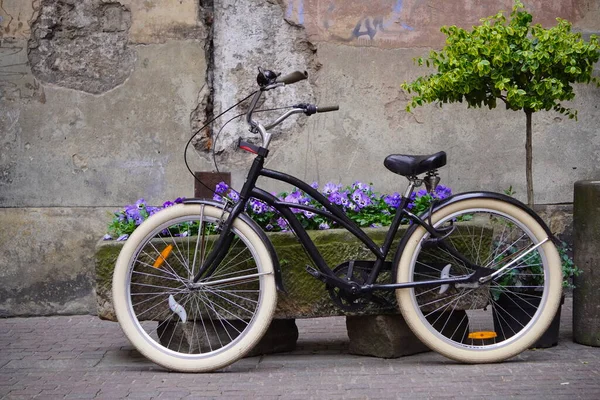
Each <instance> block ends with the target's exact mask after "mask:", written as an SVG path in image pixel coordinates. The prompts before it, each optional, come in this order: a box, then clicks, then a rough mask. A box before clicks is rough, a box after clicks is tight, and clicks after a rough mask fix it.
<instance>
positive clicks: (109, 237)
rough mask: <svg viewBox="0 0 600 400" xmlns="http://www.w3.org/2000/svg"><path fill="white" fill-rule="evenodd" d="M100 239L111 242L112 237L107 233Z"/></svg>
mask: <svg viewBox="0 0 600 400" xmlns="http://www.w3.org/2000/svg"><path fill="white" fill-rule="evenodd" d="M102 239H103V240H113V237H112V236H110V235H109V234H108V233H107V234H106V235H104V237H103V238H102Z"/></svg>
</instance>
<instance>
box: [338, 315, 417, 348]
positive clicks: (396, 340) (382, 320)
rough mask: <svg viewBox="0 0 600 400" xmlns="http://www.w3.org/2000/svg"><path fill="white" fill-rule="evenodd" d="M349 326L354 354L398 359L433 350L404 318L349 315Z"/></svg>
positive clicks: (347, 319)
mask: <svg viewBox="0 0 600 400" xmlns="http://www.w3.org/2000/svg"><path fill="white" fill-rule="evenodd" d="M346 327H347V329H348V337H349V338H350V353H351V354H357V355H364V356H374V357H381V358H397V357H402V356H408V355H411V354H417V353H422V352H425V351H429V348H428V347H427V346H425V345H424V344H423V343H421V341H420V340H419V339H418V338H417V337H416V336H415V335H414V334H413V333H412V331H411V330H410V328H409V327H408V325H407V324H406V321H404V318H403V317H402V316H401V315H367V316H348V317H346Z"/></svg>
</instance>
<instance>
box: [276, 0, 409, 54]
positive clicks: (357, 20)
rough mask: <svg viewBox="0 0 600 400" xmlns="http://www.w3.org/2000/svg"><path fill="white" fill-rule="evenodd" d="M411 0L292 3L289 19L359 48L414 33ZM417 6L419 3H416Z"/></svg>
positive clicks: (291, 0)
mask: <svg viewBox="0 0 600 400" xmlns="http://www.w3.org/2000/svg"><path fill="white" fill-rule="evenodd" d="M407 3H408V2H407V0H375V1H369V2H366V1H347V0H288V3H287V8H286V13H285V17H286V19H287V20H288V21H291V22H293V23H295V24H298V25H303V26H305V27H307V28H308V29H309V30H310V31H312V33H313V34H315V33H316V34H317V35H318V36H320V37H323V38H326V39H330V40H334V41H341V42H346V43H355V44H358V43H359V42H361V40H367V41H375V40H378V41H381V40H393V39H395V38H397V37H398V36H399V35H402V34H406V33H410V32H412V31H414V29H415V28H414V27H413V26H412V24H411V23H410V22H409V21H408V19H407V18H408V15H409V12H410V8H411V6H410V5H409V6H407ZM413 3H415V1H413Z"/></svg>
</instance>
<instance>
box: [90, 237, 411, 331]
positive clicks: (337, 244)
mask: <svg viewBox="0 0 600 400" xmlns="http://www.w3.org/2000/svg"><path fill="white" fill-rule="evenodd" d="M405 229H406V228H405V227H402V228H401V229H400V230H399V232H398V238H400V237H401V235H402V234H403V233H404V232H405ZM365 231H366V232H367V233H368V235H369V237H371V239H373V240H374V241H375V242H376V243H378V244H382V243H383V240H384V239H385V234H386V232H387V229H385V228H374V229H366V230H365ZM267 235H268V236H269V239H270V240H271V241H272V243H273V245H274V246H275V249H276V251H277V255H278V257H279V261H280V263H281V271H282V275H283V283H284V286H285V289H286V290H287V294H285V293H279V294H278V303H277V310H276V312H275V318H277V319H294V318H312V317H329V316H339V315H364V314H368V315H374V314H381V313H388V314H390V313H391V314H396V313H398V310H397V307H394V308H392V309H386V310H382V309H381V308H378V307H377V306H375V305H373V306H370V307H368V309H366V310H364V311H362V312H360V313H348V312H344V311H343V310H340V309H339V308H338V307H337V306H336V305H335V304H333V302H332V301H331V299H330V298H329V295H328V293H327V291H326V290H325V289H324V284H323V283H322V282H321V281H319V280H317V279H315V278H313V277H312V276H311V275H309V274H308V273H307V272H306V270H305V269H304V267H305V266H306V265H308V264H311V262H310V260H309V258H308V256H307V255H306V253H305V252H304V250H303V249H302V246H301V245H300V243H298V241H297V239H296V237H295V236H294V235H292V234H291V233H287V232H277V233H268V234H267ZM309 235H310V237H311V239H312V240H313V241H314V243H315V245H316V246H317V248H318V249H319V251H320V252H321V255H322V256H323V257H324V259H325V261H326V262H327V263H328V265H330V266H336V265H339V264H341V263H343V262H344V261H347V260H350V259H359V260H373V259H374V257H373V255H372V253H371V252H370V251H369V250H368V249H367V247H366V246H364V245H363V244H362V243H361V242H360V241H359V240H358V239H356V238H355V237H354V236H353V235H352V234H350V233H349V232H347V231H345V230H342V229H330V230H326V231H309ZM398 241H399V239H396V241H395V243H394V246H397V243H398ZM122 247H123V242H114V241H101V242H99V243H98V245H97V247H96V254H95V263H96V296H97V304H98V316H99V317H100V318H102V319H108V320H111V321H116V317H115V313H114V309H113V306H112V298H111V290H112V274H113V270H114V266H115V262H116V260H117V257H118V256H119V252H120V251H121V248H122ZM392 248H394V247H392ZM393 255H394V254H393V252H391V255H390V258H392V257H393ZM380 279H382V280H385V279H390V274H389V272H386V273H383V274H382V276H381V278H380ZM389 294H390V296H389V298H390V301H392V302H394V304H395V299H394V297H395V296H393V293H392V292H389Z"/></svg>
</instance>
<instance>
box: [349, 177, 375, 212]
mask: <svg viewBox="0 0 600 400" xmlns="http://www.w3.org/2000/svg"><path fill="white" fill-rule="evenodd" d="M359 183H360V182H359ZM352 200H353V201H354V203H356V205H357V206H358V208H363V207H366V206H369V205H371V199H370V198H369V196H367V195H366V194H365V193H364V192H363V191H362V190H360V189H357V190H355V191H354V193H352Z"/></svg>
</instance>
